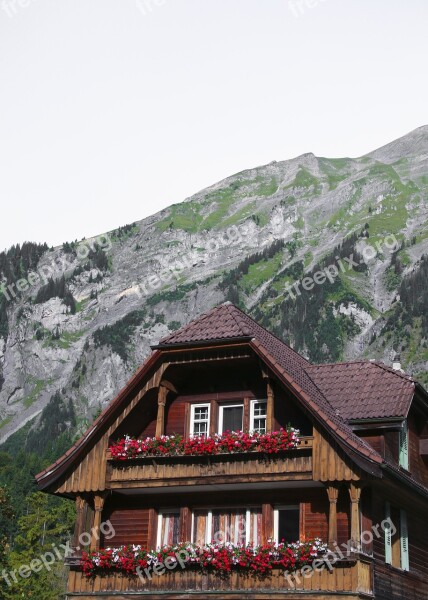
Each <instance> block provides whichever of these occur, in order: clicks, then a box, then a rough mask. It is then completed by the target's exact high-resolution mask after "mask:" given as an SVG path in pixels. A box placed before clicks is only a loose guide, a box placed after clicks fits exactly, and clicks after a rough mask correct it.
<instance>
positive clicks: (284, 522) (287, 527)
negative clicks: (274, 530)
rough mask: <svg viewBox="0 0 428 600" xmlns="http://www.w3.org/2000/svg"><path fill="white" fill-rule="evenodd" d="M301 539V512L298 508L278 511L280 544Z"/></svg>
mask: <svg viewBox="0 0 428 600" xmlns="http://www.w3.org/2000/svg"><path fill="white" fill-rule="evenodd" d="M299 538H300V511H299V509H298V508H292V509H285V510H281V509H279V510H278V542H286V543H290V542H297V541H298V540H299Z"/></svg>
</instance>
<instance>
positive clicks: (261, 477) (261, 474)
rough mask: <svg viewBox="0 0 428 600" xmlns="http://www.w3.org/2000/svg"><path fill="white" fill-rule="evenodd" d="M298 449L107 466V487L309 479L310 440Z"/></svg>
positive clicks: (156, 460) (150, 460)
mask: <svg viewBox="0 0 428 600" xmlns="http://www.w3.org/2000/svg"><path fill="white" fill-rule="evenodd" d="M306 442H307V445H305V446H304V447H302V448H301V449H300V448H299V449H296V450H289V451H286V452H284V453H283V454H280V455H275V456H273V457H269V456H266V455H260V454H256V453H247V454H224V455H216V456H210V457H207V456H202V457H198V456H182V457H154V458H144V459H138V460H136V461H134V462H132V463H131V462H129V463H127V464H126V465H122V464H120V463H117V462H111V463H110V464H109V468H108V474H107V485H108V487H109V488H111V489H120V488H123V487H127V488H132V487H137V488H138V487H141V486H142V485H144V487H146V488H148V487H166V486H177V485H195V484H202V485H209V484H212V483H221V482H226V483H230V481H231V479H230V478H231V477H233V481H234V483H239V482H246V483H250V482H256V481H287V480H310V479H312V453H311V445H312V439H307V440H306Z"/></svg>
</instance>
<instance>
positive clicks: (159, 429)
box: [156, 386, 168, 437]
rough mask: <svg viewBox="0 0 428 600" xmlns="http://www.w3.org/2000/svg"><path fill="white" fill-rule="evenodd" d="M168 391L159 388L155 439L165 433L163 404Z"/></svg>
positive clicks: (161, 387)
mask: <svg viewBox="0 0 428 600" xmlns="http://www.w3.org/2000/svg"><path fill="white" fill-rule="evenodd" d="M167 393H168V390H167V388H166V387H163V386H160V387H159V392H158V415H157V419H156V437H159V436H161V435H163V434H164V432H165V404H166V396H167Z"/></svg>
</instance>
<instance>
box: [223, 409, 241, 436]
mask: <svg viewBox="0 0 428 600" xmlns="http://www.w3.org/2000/svg"><path fill="white" fill-rule="evenodd" d="M238 407H239V408H242V427H241V431H242V430H243V428H244V403H243V402H237V403H232V402H231V403H229V404H220V406H219V411H218V433H219V435H221V434H222V433H223V410H224V409H225V408H238Z"/></svg>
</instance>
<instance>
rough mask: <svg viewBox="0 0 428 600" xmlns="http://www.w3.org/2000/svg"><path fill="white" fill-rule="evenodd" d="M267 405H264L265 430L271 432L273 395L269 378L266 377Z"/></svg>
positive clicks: (272, 425) (272, 426)
mask: <svg viewBox="0 0 428 600" xmlns="http://www.w3.org/2000/svg"><path fill="white" fill-rule="evenodd" d="M266 386H267V407H266V431H267V432H271V431H273V428H274V424H273V421H274V395H273V388H272V383H271V381H270V379H267V382H266Z"/></svg>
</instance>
